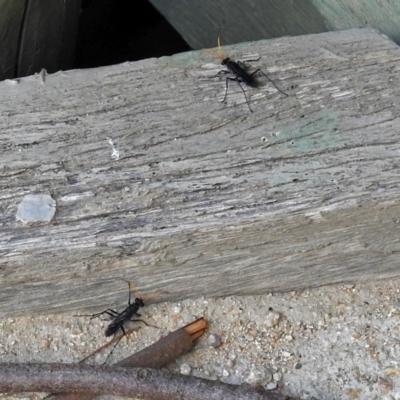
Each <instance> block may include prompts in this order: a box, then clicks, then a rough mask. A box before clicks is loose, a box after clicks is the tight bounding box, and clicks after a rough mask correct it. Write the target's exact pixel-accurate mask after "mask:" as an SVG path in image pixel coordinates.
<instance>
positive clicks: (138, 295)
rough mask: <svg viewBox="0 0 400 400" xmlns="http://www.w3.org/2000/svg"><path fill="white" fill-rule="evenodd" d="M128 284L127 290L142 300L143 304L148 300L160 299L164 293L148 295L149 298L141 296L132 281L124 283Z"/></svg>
mask: <svg viewBox="0 0 400 400" xmlns="http://www.w3.org/2000/svg"><path fill="white" fill-rule="evenodd" d="M126 282H128V285H129V289H130V290H132V291H133V293H135V296H136V297H138V298H139V299H142V300H143V301H144V302H146V303H147V302H148V301H149V300H153V299H155V298H157V297H160V296H161V295H162V294H163V293H164V292H155V293H152V294H150V295H149V296H143V295H142V293H140V291H139V289H138V288H137V287H136V285H135V284H134V283H133V282H132V281H126Z"/></svg>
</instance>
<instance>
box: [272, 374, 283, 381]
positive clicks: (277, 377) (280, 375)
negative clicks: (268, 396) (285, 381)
mask: <svg viewBox="0 0 400 400" xmlns="http://www.w3.org/2000/svg"><path fill="white" fill-rule="evenodd" d="M272 377H273V378H274V381H275V382H279V381H280V380H282V374H281V373H280V372H275V374H274V375H272Z"/></svg>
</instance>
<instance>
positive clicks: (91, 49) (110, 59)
mask: <svg viewBox="0 0 400 400" xmlns="http://www.w3.org/2000/svg"><path fill="white" fill-rule="evenodd" d="M189 50H191V48H190V47H189V45H188V44H187V43H186V42H185V41H184V40H183V39H182V37H181V36H180V35H179V33H178V32H176V31H175V29H174V28H173V27H172V26H171V25H170V24H169V23H168V22H167V21H166V20H165V19H164V18H163V16H162V15H161V14H160V13H159V12H158V11H157V10H156V9H155V8H154V7H153V6H152V5H151V4H150V3H149V2H148V1H147V0H83V1H82V13H81V17H80V21H79V31H78V38H77V46H76V52H75V62H74V68H95V67H100V66H105V65H113V64H119V63H122V62H125V61H137V60H142V59H145V58H151V57H161V56H170V55H172V54H176V53H181V52H184V51H189Z"/></svg>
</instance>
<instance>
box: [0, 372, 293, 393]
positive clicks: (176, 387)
mask: <svg viewBox="0 0 400 400" xmlns="http://www.w3.org/2000/svg"><path fill="white" fill-rule="evenodd" d="M38 391H39V392H45V391H47V392H54V391H64V392H71V393H76V392H85V391H89V392H91V393H93V394H96V395H100V394H110V395H117V396H128V397H139V398H140V399H144V400H146V399H148V400H150V399H151V400H183V399H191V400H220V399H224V400H239V399H240V400H288V399H290V398H288V397H285V396H281V395H276V394H270V393H267V392H265V391H260V390H257V389H255V388H253V387H251V386H248V385H243V386H237V385H228V384H225V383H222V382H218V381H211V380H206V379H201V378H195V377H193V376H185V375H177V374H171V373H168V372H165V371H159V370H155V369H146V368H131V369H127V368H122V367H114V366H101V367H93V366H90V365H82V364H0V392H2V393H4V392H8V393H10V392H13V393H15V392H38Z"/></svg>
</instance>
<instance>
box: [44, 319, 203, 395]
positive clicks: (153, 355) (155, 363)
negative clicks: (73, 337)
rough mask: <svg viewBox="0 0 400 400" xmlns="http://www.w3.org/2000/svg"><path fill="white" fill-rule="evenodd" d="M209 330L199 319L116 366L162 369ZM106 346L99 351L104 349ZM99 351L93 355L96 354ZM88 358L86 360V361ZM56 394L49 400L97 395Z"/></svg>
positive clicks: (186, 350)
mask: <svg viewBox="0 0 400 400" xmlns="http://www.w3.org/2000/svg"><path fill="white" fill-rule="evenodd" d="M206 329H207V321H206V320H205V319H204V318H199V319H197V320H196V321H194V322H192V323H190V324H188V325H186V326H184V327H183V328H180V329H178V330H176V331H174V332H172V333H170V334H169V335H167V336H164V337H163V338H161V339H160V340H159V341H157V342H156V343H153V344H152V345H151V346H149V347H146V348H145V349H143V350H141V351H139V352H137V353H135V354H133V355H131V356H129V357H127V358H125V359H123V360H121V361H119V362H117V363H116V364H114V365H115V366H118V367H129V368H134V367H143V368H161V367H163V366H164V365H166V364H168V363H169V362H171V361H173V360H175V359H177V358H178V357H179V356H181V355H182V354H186V353H188V352H189V351H190V350H192V348H193V346H194V342H195V340H196V339H198V338H199V337H200V336H201V335H202V334H203V333H204V331H205V330H206ZM103 347H104V346H102V347H100V348H99V349H103ZM96 352H97V350H96V351H95V352H94V353H92V354H91V355H93V354H95V353H96ZM86 359H87V357H85V358H84V360H86ZM86 392H87V393H55V394H53V395H50V396H48V397H47V398H46V399H47V400H92V399H94V398H95V397H96V395H94V394H92V393H88V392H89V390H87V391H86Z"/></svg>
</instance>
